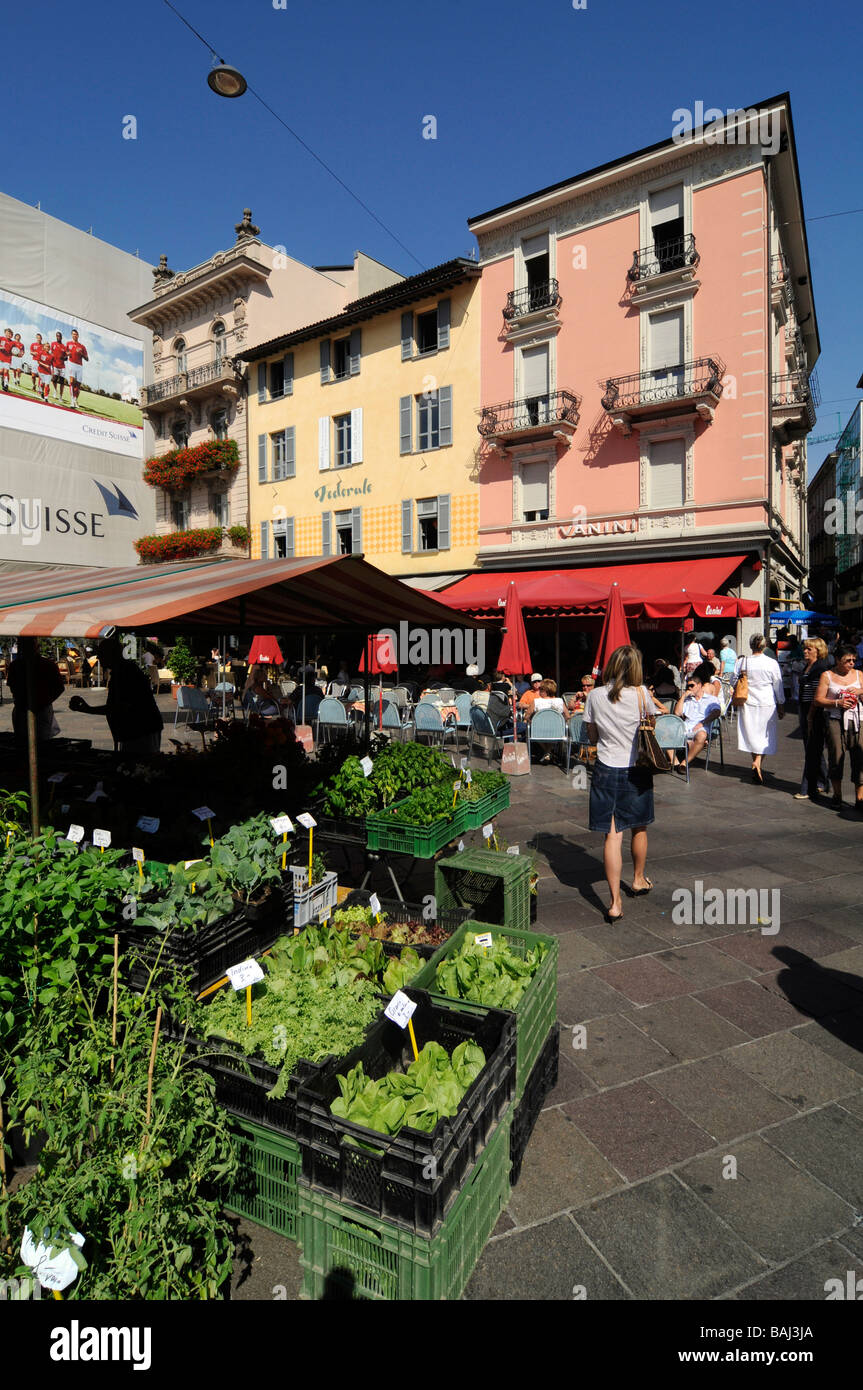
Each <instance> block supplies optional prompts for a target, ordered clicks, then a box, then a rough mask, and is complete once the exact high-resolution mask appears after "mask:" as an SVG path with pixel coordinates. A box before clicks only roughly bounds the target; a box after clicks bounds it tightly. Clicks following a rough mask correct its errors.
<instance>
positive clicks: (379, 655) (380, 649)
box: [360, 633, 399, 728]
mask: <svg viewBox="0 0 863 1390" xmlns="http://www.w3.org/2000/svg"><path fill="white" fill-rule="evenodd" d="M366 657H368V671H369V674H370V675H373V676H382V675H384V674H386V675H390V674H391V673H392V672H393V671H397V670H398V669H399V664H398V661H397V660H396V657H397V652H396V650H395V643H394V642H393V639H392V638H391V637H386V636H381V634H380V633H370V634H369V636H368V637H367V638H366V645H365V650H364V651H363V654H362V656H361V657H360V670H361V671H365V670H366ZM383 722H384V683H383V681H382V680H381V681H378V728H380V727H381V725H382V724H383Z"/></svg>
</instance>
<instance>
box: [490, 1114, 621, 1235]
mask: <svg viewBox="0 0 863 1390" xmlns="http://www.w3.org/2000/svg"><path fill="white" fill-rule="evenodd" d="M576 1103H577V1102H576ZM620 1184H621V1176H620V1173H619V1172H618V1171H617V1169H616V1168H614V1167H612V1165H611V1164H610V1163H609V1162H608V1161H607V1159H606V1158H605V1157H604V1156H603V1154H602V1153H601V1152H600V1151H599V1150H598V1149H597V1148H596V1147H595V1146H594V1145H593V1144H591V1143H590V1141H589V1139H588V1138H586V1137H585V1136H584V1134H581V1133H579V1131H578V1129H577V1128H576V1126H575V1125H574V1124H573V1123H572V1120H571V1119H570V1117H569V1115H568V1114H567V1111H566V1107H564V1108H561V1109H556V1110H544V1111H543V1112H542V1114H541V1115H540V1117H539V1119H538V1120H537V1122H536V1128H535V1129H534V1131H533V1134H532V1135H531V1139H530V1163H529V1164H525V1166H524V1168H523V1170H522V1174H521V1178H520V1180H519V1182H518V1184H517V1186H516V1187H514V1188H513V1190H512V1198H511V1200H510V1203H509V1208H508V1210H509V1214H510V1216H511V1217H512V1218H513V1220H514V1221H515V1223H516V1225H517V1226H529V1225H530V1224H531V1223H532V1222H534V1221H538V1220H540V1219H542V1218H543V1217H547V1216H554V1215H555V1214H556V1213H557V1212H561V1211H567V1210H569V1208H570V1207H573V1206H580V1205H581V1204H582V1203H583V1202H586V1201H589V1200H590V1199H591V1198H592V1197H596V1196H598V1195H599V1193H601V1192H610V1191H612V1190H613V1189H614V1188H616V1187H620Z"/></svg>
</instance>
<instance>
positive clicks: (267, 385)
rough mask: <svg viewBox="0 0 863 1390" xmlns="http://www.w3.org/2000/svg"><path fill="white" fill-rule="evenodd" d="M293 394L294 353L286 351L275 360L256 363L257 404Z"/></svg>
mask: <svg viewBox="0 0 863 1390" xmlns="http://www.w3.org/2000/svg"><path fill="white" fill-rule="evenodd" d="M293 394H294V354H293V353H292V352H286V353H285V355H284V357H281V358H279V359H278V361H276V362H270V363H267V362H259V363H258V404H259V405H263V404H264V402H265V401H266V400H267V399H269V400H271V401H278V400H281V399H282V397H283V396H292V395H293Z"/></svg>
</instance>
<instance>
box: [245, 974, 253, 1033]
mask: <svg viewBox="0 0 863 1390" xmlns="http://www.w3.org/2000/svg"><path fill="white" fill-rule="evenodd" d="M251 1026H252V986H251V985H246V1027H247V1028H251Z"/></svg>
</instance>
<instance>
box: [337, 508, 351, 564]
mask: <svg viewBox="0 0 863 1390" xmlns="http://www.w3.org/2000/svg"><path fill="white" fill-rule="evenodd" d="M335 519H336V542H337V545H336V554H337V555H351V554H353V549H354V527H353V513H352V512H351V511H346V512H336V514H335Z"/></svg>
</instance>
